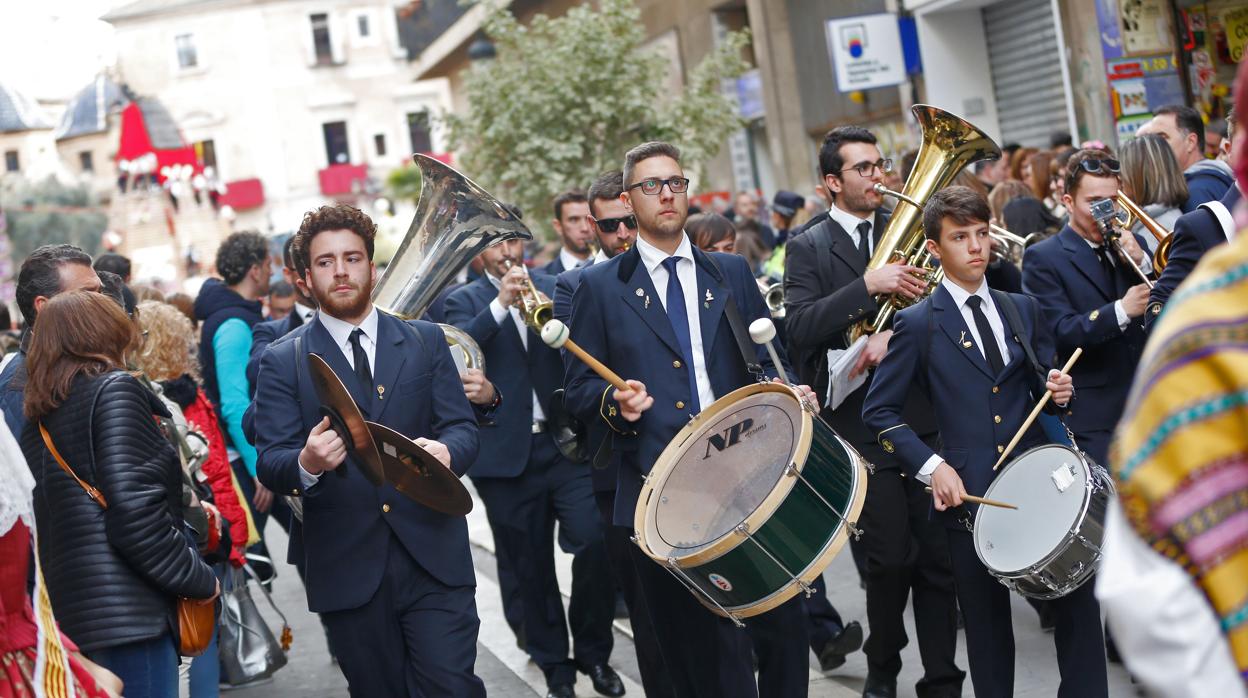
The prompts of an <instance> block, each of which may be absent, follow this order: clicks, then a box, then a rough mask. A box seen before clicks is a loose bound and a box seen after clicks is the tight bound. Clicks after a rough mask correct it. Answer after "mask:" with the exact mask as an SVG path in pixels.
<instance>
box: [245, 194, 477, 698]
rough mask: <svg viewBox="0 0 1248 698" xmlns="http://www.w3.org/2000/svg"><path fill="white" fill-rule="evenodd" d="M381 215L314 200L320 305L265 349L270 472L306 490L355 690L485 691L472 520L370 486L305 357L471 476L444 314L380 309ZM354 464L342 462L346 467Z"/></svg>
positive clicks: (261, 433)
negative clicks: (376, 246)
mask: <svg viewBox="0 0 1248 698" xmlns="http://www.w3.org/2000/svg"><path fill="white" fill-rule="evenodd" d="M375 233H376V228H375V226H374V224H373V222H372V221H371V220H370V219H369V218H368V216H366V215H364V214H363V213H361V212H360V211H359V210H358V209H355V208H352V207H350V206H347V205H345V204H337V205H333V206H323V207H321V208H319V209H317V210H316V211H312V212H310V213H308V214H307V215H306V216H305V217H304V220H303V224H302V225H301V226H300V228H299V232H298V233H297V234H296V241H295V250H297V252H298V254H299V255H300V256H301V262H300V263H301V264H302V265H303V266H304V268H305V269H306V271H305V273H304V275H303V278H302V279H300V280H299V284H300V286H301V287H302V288H303V290H304V291H305V292H306V293H308V294H309V295H310V296H311V297H312V298H314V299H315V300H316V302H317V303H318V304H319V306H320V310H319V311H318V313H317V315H316V317H315V318H314V319H313V320H312V321H311V322H309V323H307V324H305V325H303V326H302V327H299V328H297V329H295V330H294V331H293V332H292V333H291V334H290V335H289V337H290V339H288V340H286V341H280V342H276V343H274V344H272V345H270V346H269V348H268V349H267V350H266V351H265V353H264V355H263V357H262V358H261V359H260V381H259V386H258V388H257V391H256V410H255V411H256V435H257V442H258V446H259V451H260V459H259V475H260V479H261V481H262V482H263V483H265V484H266V486H268V487H270V488H271V489H273V490H274V491H276V492H283V493H286V492H290V493H299V494H302V495H303V497H304V505H303V506H304V509H303V511H304V519H303V537H304V560H305V564H306V575H307V576H306V585H307V594H308V608H309V610H311V611H313V612H315V613H320V614H321V616H322V619H323V621H324V623H325V625H326V626H327V627H328V628H329V635H330V640H331V643H332V645H333V648H334V652H335V654H336V656H337V658H338V662H339V666H341V667H342V671H343V674H344V675H345V676H346V678H347V683H348V685H349V688H350V691H351V695H352V696H356V697H365V696H367V697H369V698H371V697H372V696H422V695H423V696H484V695H485V688H484V685H483V684H482V683H481V680H480V679H478V678H477V677H476V676H475V675H474V674H473V664H474V662H475V660H476V642H477V631H478V627H479V625H480V621H479V619H478V618H477V612H476V602H475V599H474V588H475V584H476V577H475V575H474V573H473V567H472V557H471V554H470V552H469V548H468V526H467V523H466V521H465V520H464V517H462V516H449V515H446V514H442V513H439V512H436V511H433V510H432V509H429V508H426V507H424V506H423V505H420V504H417V503H416V502H415V501H414V500H412V499H409V498H408V497H406V496H404V495H402V494H400V493H399V491H398V490H396V489H395V488H394V487H393V486H392V485H390V484H389V483H385V484H382V485H381V486H380V487H375V486H374V485H373V484H372V483H370V482H369V481H368V480H367V479H366V478H365V477H364V475H363V472H362V470H361V467H360V466H359V465H358V464H357V463H355V462H353V459H352V458H350V457H349V456H348V453H347V446H346V444H345V443H344V442H343V439H342V438H340V437H339V435H338V434H336V433H334V431H333V429H332V428H331V427H330V423H329V420H328V418H322V417H321V415H320V407H321V406H320V404H319V401H318V399H317V396H316V392H315V389H314V387H313V383H312V376H311V374H310V372H309V370H308V368H307V356H308V354H318V355H319V356H321V358H323V359H324V360H325V361H326V362H327V363H328V364H329V365H330V367H331V368H332V369H333V370H334V373H336V374H337V375H338V378H339V379H340V380H341V381H342V383H343V385H344V386H346V388H347V390H348V391H349V392H350V393H351V397H352V398H353V399H354V400H355V403H356V404H357V405H358V406H359V407H360V411H361V412H362V413H363V414H364V417H365V419H368V420H370V421H374V422H378V423H380V424H383V425H385V426H388V427H390V428H391V429H394V430H395V431H398V432H399V433H402V434H403V435H405V436H407V437H409V438H411V439H413V440H415V441H416V443H417V444H418V445H420V446H421V447H422V448H424V449H425V450H426V451H428V452H429V453H430V454H432V455H433V456H434V457H435V458H436V459H437V460H438V461H439V462H441V463H442V465H444V466H446V467H448V468H450V469H452V470H453V471H454V472H455V473H456V474H458V475H463V473H464V471H465V470H467V468H468V466H469V465H470V464H471V463H472V461H473V459H474V458H475V457H476V453H477V427H476V419H475V418H474V415H473V412H472V408H471V407H469V405H468V400H467V399H466V398H465V397H464V388H463V385H462V384H461V383H460V379H459V374H458V372H457V371H456V369H455V363H454V361H453V360H452V359H451V354H450V350H449V348H448V347H447V344H446V338H445V337H444V336H443V334H442V330H441V329H440V328H438V327H437V326H436V325H433V324H430V323H426V322H421V321H411V322H404V321H402V320H400V319H398V318H396V317H394V316H391V315H387V314H384V313H381V312H378V310H377V308H376V307H374V306H373V304H372V302H371V301H370V300H369V298H370V296H371V294H372V290H373V284H374V283H375V281H376V275H377V270H376V267H374V266H373V263H372V255H373V238H374V235H375ZM348 461H352V462H350V463H349V467H347V468H346V470H345V474H342V473H341V472H339V473H338V474H334V475H326V472H327V471H330V470H335V471H338V470H339V469H340V468H342V467H343V466H344V465H346V464H347V462H348Z"/></svg>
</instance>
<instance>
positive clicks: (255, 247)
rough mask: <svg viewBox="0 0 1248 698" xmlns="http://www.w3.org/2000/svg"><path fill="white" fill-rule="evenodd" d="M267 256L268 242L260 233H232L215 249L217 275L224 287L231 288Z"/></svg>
mask: <svg viewBox="0 0 1248 698" xmlns="http://www.w3.org/2000/svg"><path fill="white" fill-rule="evenodd" d="M268 256H269V241H268V239H267V238H265V237H264V236H263V235H261V234H260V233H256V232H250V231H246V232H241V233H234V234H233V235H231V236H229V237H228V238H226V239H225V242H223V243H221V246H220V247H218V248H217V273H218V274H220V275H221V278H222V279H223V280H224V281H225V285H226V286H233V285H235V284H237V283H238V282H240V281H242V280H243V278H244V277H246V276H247V272H248V271H250V270H251V268H252V267H253V266H255V265H257V264H263V263H264V260H265V258H266V257H268Z"/></svg>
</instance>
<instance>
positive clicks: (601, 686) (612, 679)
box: [568, 662, 624, 698]
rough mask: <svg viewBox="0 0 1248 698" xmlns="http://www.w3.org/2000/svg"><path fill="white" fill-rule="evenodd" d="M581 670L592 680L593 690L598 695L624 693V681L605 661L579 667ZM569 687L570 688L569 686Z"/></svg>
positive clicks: (614, 695) (619, 694)
mask: <svg viewBox="0 0 1248 698" xmlns="http://www.w3.org/2000/svg"><path fill="white" fill-rule="evenodd" d="M581 672H582V673H583V674H585V675H586V676H588V677H589V680H590V681H592V682H593V684H594V690H595V691H597V692H598V694H599V695H603V696H612V698H616V696H622V695H624V682H623V681H621V680H620V675H619V674H617V673H615V669H612V668H611V665H610V664H607V663H606V662H603V663H601V664H595V665H593V666H591V667H589V668H588V669H581ZM569 689H571V687H570V686H569ZM568 695H572V694H571V693H569V694H568Z"/></svg>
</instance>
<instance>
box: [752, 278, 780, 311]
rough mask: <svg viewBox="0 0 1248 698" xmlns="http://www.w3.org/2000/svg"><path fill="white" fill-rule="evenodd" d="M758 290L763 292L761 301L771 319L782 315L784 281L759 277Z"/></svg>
mask: <svg viewBox="0 0 1248 698" xmlns="http://www.w3.org/2000/svg"><path fill="white" fill-rule="evenodd" d="M758 290H759V292H760V293H762V294H763V302H764V303H766V304H767V310H768V311H769V312H770V313H771V317H772V319H776V318H782V317H784V282H781V281H777V282H775V283H772V282H771V280H770V279H768V278H767V277H765V276H764V277H759V279H758Z"/></svg>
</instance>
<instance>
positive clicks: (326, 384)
mask: <svg viewBox="0 0 1248 698" xmlns="http://www.w3.org/2000/svg"><path fill="white" fill-rule="evenodd" d="M308 372H309V373H311V374H312V386H313V387H314V388H316V397H317V398H318V399H320V401H321V411H322V412H323V413H327V414H328V416H329V421H330V423H331V424H332V425H333V427H334V431H335V432H337V433H338V436H339V437H341V438H342V440H343V441H344V442H345V443H346V445H347V451H348V452H350V453H351V454H352V455H354V456H355V461H356V462H357V463H358V464H359V465H360V469H361V470H363V471H364V477H365V478H367V479H368V481H369V482H371V483H373V485H374V486H377V487H380V486H381V483H382V482H384V477H385V469H384V468H383V467H382V464H381V456H380V455H379V454H378V453H377V445H376V444H374V443H373V437H372V434H370V433H369V431H368V427H367V426H366V423H365V421H364V415H363V414H361V413H360V408H359V407H357V406H356V404H355V400H353V399H352V398H351V393H349V392H347V388H346V386H344V385H343V384H342V381H341V380H339V379H338V374H336V373H334V369H332V368H330V367H329V364H327V363H325V359H322V358H321V357H320V356H318V355H316V354H308ZM338 471H340V472H345V471H342V466H339V467H338Z"/></svg>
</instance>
